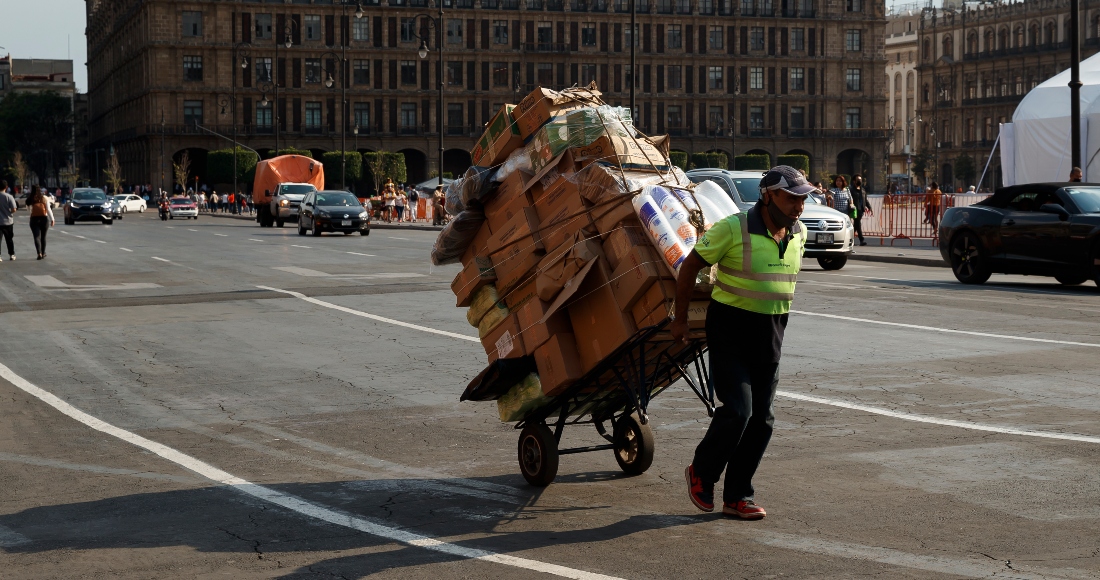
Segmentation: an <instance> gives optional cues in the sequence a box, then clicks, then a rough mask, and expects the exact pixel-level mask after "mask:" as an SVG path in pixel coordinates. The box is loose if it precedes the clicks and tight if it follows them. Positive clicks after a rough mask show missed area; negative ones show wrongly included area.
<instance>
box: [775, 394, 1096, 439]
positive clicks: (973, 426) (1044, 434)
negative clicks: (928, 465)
mask: <svg viewBox="0 0 1100 580" xmlns="http://www.w3.org/2000/svg"><path fill="white" fill-rule="evenodd" d="M775 394H777V395H779V396H780V397H786V398H788V399H795V400H798V401H806V402H809V403H818V404H821V405H829V406H831V407H841V408H844V409H851V410H853V411H863V412H864V413H873V414H875V415H883V416H885V417H893V418H895V419H903V420H905V421H914V422H916V423H930V424H932V425H944V426H946V427H958V428H960V429H970V430H971V431H988V432H990V433H1003V434H1005V435H1023V436H1026V437H1040V438H1043V439H1061V440H1063V441H1078V442H1081V443H1100V437H1094V436H1091V435H1077V434H1076V433H1051V432H1048V431H1030V430H1027V429H1016V428H1013V427H1001V426H998V425H983V424H981V423H970V422H968V421H955V420H952V419H939V418H936V417H925V416H923V415H914V414H911V413H900V412H898V411H891V410H889V409H881V408H879V407H870V406H867V405H858V404H855V403H846V402H844V401H837V400H835V399H826V398H823V397H814V396H812V395H803V394H800V393H792V392H790V391H776V393H775Z"/></svg>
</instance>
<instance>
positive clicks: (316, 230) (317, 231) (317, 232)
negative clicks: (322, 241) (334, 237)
mask: <svg viewBox="0 0 1100 580" xmlns="http://www.w3.org/2000/svg"><path fill="white" fill-rule="evenodd" d="M313 235H314V236H320V235H321V228H320V226H318V225H317V222H314V223H313Z"/></svg>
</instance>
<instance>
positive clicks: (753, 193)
mask: <svg viewBox="0 0 1100 580" xmlns="http://www.w3.org/2000/svg"><path fill="white" fill-rule="evenodd" d="M730 179H732V180H733V184H734V185H735V186H737V193H738V194H740V195H741V199H743V200H745V201H747V202H749V203H755V202H756V201H757V200H759V199H760V178H759V177H731V178H730Z"/></svg>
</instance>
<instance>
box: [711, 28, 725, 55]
mask: <svg viewBox="0 0 1100 580" xmlns="http://www.w3.org/2000/svg"><path fill="white" fill-rule="evenodd" d="M724 32H725V31H724V30H723V27H722V26H711V27H710V28H709V29H708V32H707V44H708V46H709V48H710V49H711V50H722V48H723V44H724V38H725V34H724Z"/></svg>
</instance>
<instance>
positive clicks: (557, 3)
mask: <svg viewBox="0 0 1100 580" xmlns="http://www.w3.org/2000/svg"><path fill="white" fill-rule="evenodd" d="M546 9H547V10H549V11H551V12H562V11H564V10H565V0H546Z"/></svg>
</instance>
